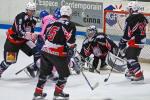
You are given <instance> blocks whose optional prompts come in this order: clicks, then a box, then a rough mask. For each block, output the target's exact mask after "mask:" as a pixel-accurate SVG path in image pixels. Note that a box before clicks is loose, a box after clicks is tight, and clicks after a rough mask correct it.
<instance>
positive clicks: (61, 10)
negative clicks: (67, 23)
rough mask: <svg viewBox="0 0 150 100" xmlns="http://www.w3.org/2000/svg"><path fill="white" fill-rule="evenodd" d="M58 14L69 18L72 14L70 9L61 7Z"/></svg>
mask: <svg viewBox="0 0 150 100" xmlns="http://www.w3.org/2000/svg"><path fill="white" fill-rule="evenodd" d="M60 14H61V16H63V15H66V16H70V15H71V14H72V9H71V8H70V6H62V7H61V9H60Z"/></svg>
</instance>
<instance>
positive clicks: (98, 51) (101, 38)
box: [80, 33, 117, 58]
mask: <svg viewBox="0 0 150 100" xmlns="http://www.w3.org/2000/svg"><path fill="white" fill-rule="evenodd" d="M114 47H117V45H116V44H115V43H114V42H113V41H112V40H111V39H109V38H108V37H107V35H105V34H104V33H98V34H97V35H95V36H94V37H93V38H92V40H91V41H89V40H88V38H86V39H85V40H84V41H83V45H82V49H81V52H80V54H81V55H82V56H83V57H85V58H86V57H88V56H90V55H91V54H93V55H94V56H96V57H100V58H101V57H105V56H106V55H107V53H108V51H110V52H112V50H113V48H114Z"/></svg>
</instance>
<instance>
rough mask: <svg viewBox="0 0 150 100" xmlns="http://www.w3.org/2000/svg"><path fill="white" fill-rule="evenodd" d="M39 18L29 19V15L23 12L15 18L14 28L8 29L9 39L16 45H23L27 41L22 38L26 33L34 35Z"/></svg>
mask: <svg viewBox="0 0 150 100" xmlns="http://www.w3.org/2000/svg"><path fill="white" fill-rule="evenodd" d="M36 21H37V18H36V17H34V16H32V17H29V16H28V15H27V13H25V12H21V13H20V14H18V15H17V16H16V17H15V20H14V23H13V26H12V28H10V29H8V32H7V39H8V40H9V41H10V42H12V43H14V44H21V43H23V42H25V41H26V39H24V38H22V37H23V36H24V35H25V34H26V32H31V33H34V28H35V25H36Z"/></svg>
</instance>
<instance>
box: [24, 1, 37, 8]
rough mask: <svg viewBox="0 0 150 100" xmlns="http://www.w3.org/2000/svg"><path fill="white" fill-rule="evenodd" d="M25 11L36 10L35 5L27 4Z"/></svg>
mask: <svg viewBox="0 0 150 100" xmlns="http://www.w3.org/2000/svg"><path fill="white" fill-rule="evenodd" d="M26 10H36V4H35V3H33V2H28V3H27V4H26Z"/></svg>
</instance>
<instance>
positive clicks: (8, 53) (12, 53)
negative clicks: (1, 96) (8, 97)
mask: <svg viewBox="0 0 150 100" xmlns="http://www.w3.org/2000/svg"><path fill="white" fill-rule="evenodd" d="M19 48H20V46H16V45H14V44H12V43H10V42H9V41H8V40H7V39H6V42H5V45H4V60H3V61H2V62H1V63H0V77H1V75H2V73H3V72H4V71H5V70H6V69H7V68H8V67H9V66H10V65H11V64H13V63H16V61H17V56H18V51H19Z"/></svg>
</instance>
